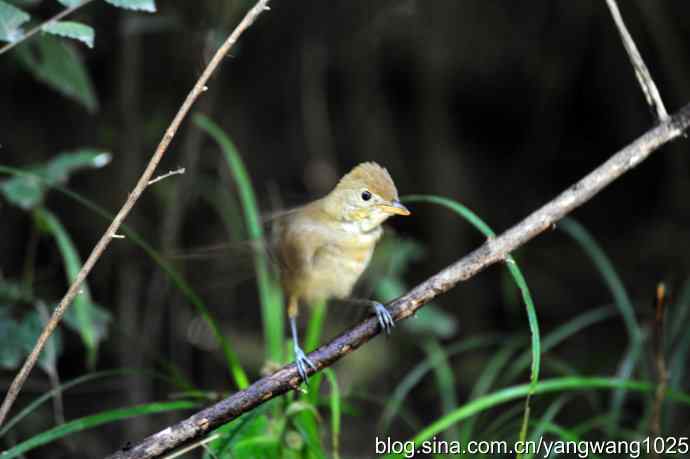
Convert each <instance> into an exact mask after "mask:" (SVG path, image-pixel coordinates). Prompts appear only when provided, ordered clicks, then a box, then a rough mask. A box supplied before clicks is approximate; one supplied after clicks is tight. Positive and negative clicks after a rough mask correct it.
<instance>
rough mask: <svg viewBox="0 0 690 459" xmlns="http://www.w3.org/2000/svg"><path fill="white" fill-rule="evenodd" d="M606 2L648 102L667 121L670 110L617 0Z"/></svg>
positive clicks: (662, 119) (658, 116) (607, 0)
mask: <svg viewBox="0 0 690 459" xmlns="http://www.w3.org/2000/svg"><path fill="white" fill-rule="evenodd" d="M606 4H607V5H608V6H609V10H611V15H612V16H613V21H614V22H615V23H616V27H617V28H618V32H619V33H620V35H621V39H622V40H623V46H625V50H626V51H627V52H628V57H629V58H630V63H631V64H632V66H633V69H635V75H636V76H637V81H639V83H640V87H641V88H642V92H643V93H644V96H645V98H646V99H647V103H648V104H649V106H650V107H652V109H654V110H655V111H656V116H657V118H658V120H659V121H660V122H661V121H665V120H666V119H667V118H668V112H667V111H666V107H665V106H664V102H663V101H662V100H661V95H659V90H658V89H657V87H656V84H655V83H654V80H653V79H652V75H651V74H650V73H649V69H648V68H647V64H645V63H644V60H643V59H642V56H641V55H640V52H639V51H638V50H637V46H636V45H635V41H633V39H632V37H631V36H630V33H629V32H628V29H627V28H626V27H625V23H624V22H623V17H622V16H621V12H620V10H619V9H618V4H617V3H616V0H606Z"/></svg>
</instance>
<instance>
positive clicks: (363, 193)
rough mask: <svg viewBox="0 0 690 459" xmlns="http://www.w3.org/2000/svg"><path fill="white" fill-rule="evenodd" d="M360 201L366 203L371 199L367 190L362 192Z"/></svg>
mask: <svg viewBox="0 0 690 459" xmlns="http://www.w3.org/2000/svg"><path fill="white" fill-rule="evenodd" d="M362 199H364V200H365V201H368V200H370V199H371V193H369V192H368V191H367V190H364V191H362Z"/></svg>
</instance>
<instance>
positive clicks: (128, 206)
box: [0, 0, 269, 426]
mask: <svg viewBox="0 0 690 459" xmlns="http://www.w3.org/2000/svg"><path fill="white" fill-rule="evenodd" d="M268 1H269V0H259V1H258V2H257V3H256V4H255V5H254V7H252V9H251V10H249V12H248V13H247V14H246V15H245V16H244V18H243V19H242V21H241V22H240V23H239V24H238V25H237V27H236V28H235V30H233V31H232V33H231V34H230V36H228V38H227V39H226V40H225V42H223V44H222V45H221V46H220V48H218V51H216V53H215V54H214V55H213V58H212V59H211V61H210V62H209V63H208V65H207V66H206V69H204V72H203V73H202V74H201V77H199V79H198V80H197V82H196V83H195V84H194V87H193V88H192V90H191V91H190V92H189V94H188V95H187V98H186V99H185V100H184V102H183V103H182V105H181V106H180V109H179V110H178V112H177V114H176V115H175V118H173V120H172V122H171V123H170V126H168V129H167V130H166V131H165V134H164V135H163V138H162V139H161V141H160V143H159V144H158V147H157V148H156V151H155V153H154V154H153V156H152V157H151V160H150V161H149V163H148V165H147V166H146V169H145V170H144V173H143V174H142V175H141V177H140V178H139V181H138V182H137V184H136V186H135V187H134V189H133V190H132V192H131V193H130V194H129V196H128V198H127V201H125V204H124V205H123V206H122V208H121V209H120V211H119V212H118V213H117V215H116V216H115V219H114V220H113V221H112V223H111V224H110V226H109V227H108V229H107V230H106V231H105V233H104V234H103V236H102V237H101V239H100V240H99V241H98V243H97V244H96V246H95V247H94V248H93V250H92V251H91V254H90V255H89V257H88V258H87V259H86V262H85V263H84V266H83V267H82V269H81V271H79V273H78V274H77V277H76V279H75V280H74V282H73V283H72V285H71V286H70V287H69V289H68V290H67V293H66V294H65V296H64V297H63V298H62V300H61V301H60V304H58V306H57V307H56V308H55V311H53V315H52V317H51V318H50V321H49V322H48V324H47V325H46V326H45V328H44V329H43V331H42V332H41V335H40V336H39V337H38V340H37V341H36V344H35V346H34V348H33V350H32V351H31V354H29V356H28V357H27V359H26V361H25V362H24V365H23V366H22V368H21V370H19V373H18V374H17V376H15V378H14V380H13V381H12V385H11V386H10V388H9V390H8V391H7V394H6V395H5V399H4V400H3V402H2V406H0V426H1V425H2V423H3V421H4V420H5V418H6V417H7V414H8V412H9V411H10V408H11V407H12V404H13V403H14V401H15V400H16V399H17V396H18V395H19V392H20V391H21V388H22V385H23V384H24V382H25V381H26V378H28V376H29V373H30V372H31V370H32V369H33V367H34V365H35V364H36V361H37V360H38V356H39V355H40V353H41V351H42V350H43V347H44V346H45V344H46V341H48V338H49V337H50V335H51V334H52V333H53V330H55V327H57V325H58V323H59V322H60V320H61V319H62V316H63V315H64V314H65V312H66V311H67V308H68V307H69V305H70V304H71V303H72V300H74V297H75V296H76V295H77V294H78V292H79V289H80V288H81V284H82V283H83V282H84V280H85V279H86V276H88V275H89V273H90V272H91V269H92V268H93V266H94V265H95V264H96V261H98V259H99V258H100V256H101V255H102V254H103V252H104V251H105V249H106V247H107V246H108V244H109V243H110V241H111V240H112V239H113V237H117V236H116V234H117V230H118V228H120V225H121V224H122V222H123V221H124V219H125V218H126V217H127V214H129V211H130V210H132V207H134V204H136V202H137V200H138V199H139V197H140V196H141V194H142V193H143V192H144V190H145V189H146V187H147V186H148V185H149V181H150V180H151V176H152V175H153V173H154V172H155V170H156V166H158V163H159V162H160V160H161V159H162V158H163V155H164V154H165V152H166V151H167V149H168V146H169V145H170V142H171V141H172V139H173V137H175V133H176V132H177V129H178V128H179V127H180V124H182V120H184V118H185V116H186V115H187V113H188V112H189V109H190V108H191V107H192V105H193V104H194V102H195V101H196V99H197V98H198V97H199V95H200V94H201V93H203V92H204V91H205V88H206V83H207V82H208V80H209V78H211V75H212V74H213V72H214V71H215V69H216V67H218V65H219V64H220V63H221V62H222V61H223V58H224V57H225V55H226V54H227V53H228V51H229V50H230V48H232V46H233V45H234V44H235V42H237V39H238V38H239V37H240V35H241V34H242V32H244V31H245V30H247V28H249V26H251V25H252V24H253V23H254V21H255V20H256V18H257V17H258V16H259V15H260V14H261V13H262V12H263V11H264V10H265V9H266V5H267V4H268Z"/></svg>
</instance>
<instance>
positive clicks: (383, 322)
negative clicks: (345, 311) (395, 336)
mask: <svg viewBox="0 0 690 459" xmlns="http://www.w3.org/2000/svg"><path fill="white" fill-rule="evenodd" d="M347 301H348V302H350V303H354V304H359V305H362V306H367V307H369V308H371V309H372V310H373V311H374V314H376V318H377V319H378V321H379V325H380V326H381V330H383V331H385V332H386V335H390V334H391V330H392V329H393V327H395V320H393V316H392V315H391V313H390V312H388V309H386V307H385V306H384V305H383V304H381V303H379V302H378V301H374V300H366V299H359V298H349V299H348V300H347Z"/></svg>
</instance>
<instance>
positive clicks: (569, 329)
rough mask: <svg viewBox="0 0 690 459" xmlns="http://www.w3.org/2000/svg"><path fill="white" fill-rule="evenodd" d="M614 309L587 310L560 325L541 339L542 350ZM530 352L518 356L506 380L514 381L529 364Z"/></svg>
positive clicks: (547, 348) (603, 318) (600, 318)
mask: <svg viewBox="0 0 690 459" xmlns="http://www.w3.org/2000/svg"><path fill="white" fill-rule="evenodd" d="M613 314H614V311H613V310H612V309H611V308H609V307H602V308H597V309H593V310H591V311H586V312H584V313H582V314H580V315H578V316H576V317H575V318H574V319H572V320H570V321H568V322H566V323H564V324H563V325H561V326H559V327H558V328H556V329H555V330H553V331H552V332H550V333H549V334H548V335H546V336H544V338H543V339H542V340H541V350H542V352H548V351H549V350H551V349H553V348H554V347H556V346H557V345H559V344H560V343H562V342H563V341H565V340H567V339H568V338H570V337H571V336H573V335H575V334H577V333H578V332H580V331H581V330H583V329H585V328H587V327H589V326H591V325H594V324H596V323H599V322H601V321H603V320H606V319H608V318H610V317H611V316H613ZM529 360H530V354H529V353H525V354H523V355H521V356H520V357H518V358H517V359H516V360H515V361H514V362H513V364H512V365H511V367H510V369H509V370H508V371H507V372H506V377H505V381H507V382H508V383H512V381H513V380H514V379H515V378H516V377H517V376H518V375H519V374H520V372H522V370H524V369H525V368H527V367H528V366H529Z"/></svg>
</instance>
